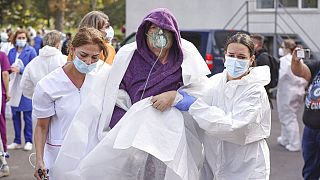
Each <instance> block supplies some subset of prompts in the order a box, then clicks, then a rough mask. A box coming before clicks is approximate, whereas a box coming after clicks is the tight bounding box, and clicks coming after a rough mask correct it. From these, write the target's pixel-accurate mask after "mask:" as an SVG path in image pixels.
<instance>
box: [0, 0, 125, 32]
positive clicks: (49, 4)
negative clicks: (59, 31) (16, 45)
mask: <svg viewBox="0 0 320 180" xmlns="http://www.w3.org/2000/svg"><path fill="white" fill-rule="evenodd" d="M0 7H1V8H0V27H4V26H8V25H12V26H24V27H26V26H33V27H35V28H36V29H39V28H41V27H43V26H45V27H47V28H49V29H54V28H56V27H53V26H52V25H53V22H55V18H57V14H58V13H60V14H61V11H63V13H64V19H63V21H64V22H62V23H63V25H64V29H63V31H66V30H73V29H76V28H77V27H78V24H79V22H80V20H81V19H82V17H83V16H84V15H85V14H86V13H88V12H90V11H92V10H100V11H102V12H104V13H106V14H107V15H108V16H109V18H110V23H111V25H112V26H113V27H114V28H115V29H119V28H120V27H121V26H122V25H123V24H124V22H125V0H0ZM60 21H61V19H60ZM55 25H56V23H55Z"/></svg>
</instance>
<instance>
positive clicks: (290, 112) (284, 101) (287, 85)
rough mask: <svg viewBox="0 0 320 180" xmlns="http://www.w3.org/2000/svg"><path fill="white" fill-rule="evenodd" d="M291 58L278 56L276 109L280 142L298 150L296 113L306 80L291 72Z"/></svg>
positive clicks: (298, 139) (300, 106)
mask: <svg viewBox="0 0 320 180" xmlns="http://www.w3.org/2000/svg"><path fill="white" fill-rule="evenodd" d="M291 59H292V55H291V54H287V55H286V56H283V57H281V58H280V69H279V82H278V90H277V109H278V115H279V121H280V123H281V135H280V141H281V142H280V143H281V144H282V145H285V146H286V145H289V146H290V147H289V148H290V149H292V150H299V149H300V147H301V138H300V133H299V124H298V119H297V113H298V110H299V109H301V108H302V106H303V105H304V103H303V98H304V94H305V88H306V86H307V83H308V82H307V81H306V80H305V79H304V78H301V77H298V76H295V75H294V74H293V73H292V70H291Z"/></svg>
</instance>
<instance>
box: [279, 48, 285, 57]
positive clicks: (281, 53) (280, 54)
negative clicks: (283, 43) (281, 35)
mask: <svg viewBox="0 0 320 180" xmlns="http://www.w3.org/2000/svg"><path fill="white" fill-rule="evenodd" d="M278 54H279V56H284V50H283V48H279V49H278Z"/></svg>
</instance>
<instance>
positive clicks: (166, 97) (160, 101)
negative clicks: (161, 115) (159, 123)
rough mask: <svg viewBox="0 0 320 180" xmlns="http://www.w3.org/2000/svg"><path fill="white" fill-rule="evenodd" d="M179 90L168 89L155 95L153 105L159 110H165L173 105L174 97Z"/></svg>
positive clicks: (152, 100)
mask: <svg viewBox="0 0 320 180" xmlns="http://www.w3.org/2000/svg"><path fill="white" fill-rule="evenodd" d="M176 94H177V91H167V92H164V93H162V94H159V95H156V96H153V98H152V99H151V102H152V103H153V104H152V106H153V107H154V108H156V109H157V110H159V111H161V112H163V111H165V110H166V109H167V108H169V107H171V106H172V103H173V101H174V99H175V98H176Z"/></svg>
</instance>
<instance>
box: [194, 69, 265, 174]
mask: <svg viewBox="0 0 320 180" xmlns="http://www.w3.org/2000/svg"><path fill="white" fill-rule="evenodd" d="M269 74H270V71H269V67H268V66H258V67H254V68H252V69H251V71H250V73H249V74H248V75H246V76H244V77H242V78H241V79H240V80H232V81H228V82H227V72H226V70H224V71H223V72H222V73H220V74H217V75H214V76H212V77H211V78H210V79H208V81H207V82H206V84H207V88H206V89H207V90H206V92H205V94H204V97H203V98H199V99H197V100H196V101H195V103H193V104H192V105H191V107H190V109H189V113H190V114H191V115H192V116H193V118H194V119H195V120H196V122H197V123H198V124H199V126H200V128H202V129H204V130H205V135H204V149H205V157H206V162H207V164H206V163H205V165H206V166H205V167H204V170H202V173H203V174H202V177H203V180H209V179H211V180H212V179H227V180H248V179H269V175H270V158H269V148H268V145H267V143H266V141H265V138H267V137H269V135H270V129H271V111H270V106H269V101H268V96H267V93H266V91H265V89H264V86H265V85H266V84H268V83H269V82H270V75H269ZM208 165H209V166H208ZM213 176H214V177H213Z"/></svg>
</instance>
